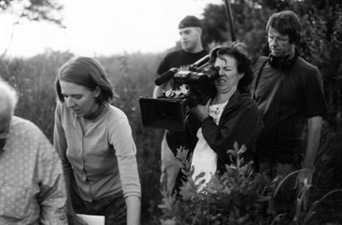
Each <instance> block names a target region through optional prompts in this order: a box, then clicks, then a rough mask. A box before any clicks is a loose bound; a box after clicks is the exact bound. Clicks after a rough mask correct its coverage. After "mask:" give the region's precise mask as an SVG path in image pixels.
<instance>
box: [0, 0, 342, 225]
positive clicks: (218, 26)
mask: <svg viewBox="0 0 342 225" xmlns="http://www.w3.org/2000/svg"><path fill="white" fill-rule="evenodd" d="M12 2H20V1H15V0H0V12H2V11H4V10H7V9H9V8H8V6H9V4H11V3H12ZM27 2H30V3H31V4H32V6H30V7H29V6H27V7H26V9H25V10H26V11H25V12H26V14H25V13H24V14H22V13H19V14H20V15H21V16H22V17H25V15H29V14H30V13H29V12H31V11H29V10H30V9H35V10H34V11H32V12H39V10H38V9H40V8H39V7H41V6H42V7H47V6H51V5H50V4H47V5H46V4H45V3H46V2H50V0H40V1H34V0H30V1H27ZM203 4H205V1H203ZM231 6H232V13H233V20H234V28H235V32H236V36H237V39H238V40H239V41H243V42H245V43H246V44H247V45H248V47H249V52H250V54H251V56H252V57H253V58H256V57H258V56H259V55H267V54H268V49H267V41H266V38H265V36H266V35H267V34H266V31H265V26H266V22H267V19H268V18H269V16H270V15H271V14H272V13H273V12H276V11H280V10H284V9H291V10H293V11H295V12H296V13H297V14H298V15H299V17H300V18H301V22H302V24H303V35H302V38H301V41H300V43H299V46H298V47H299V51H300V54H301V56H303V57H304V58H305V59H307V60H308V61H310V62H312V63H313V64H315V65H316V66H318V68H319V69H320V71H321V73H322V77H323V79H324V89H325V94H326V98H327V101H328V104H329V107H330V109H331V116H330V118H329V123H328V124H326V125H325V130H324V132H323V133H322V146H321V147H320V152H319V155H318V157H317V158H318V159H317V162H316V170H315V175H314V176H315V182H314V184H313V186H314V187H313V189H312V190H313V191H312V194H311V196H313V197H312V201H314V200H315V199H317V198H320V197H322V196H323V195H324V194H325V193H327V192H329V191H330V190H332V189H336V188H341V180H342V177H341V173H340V171H341V170H342V166H341V163H340V161H341V159H342V153H341V151H340V149H341V147H342V140H341V139H342V135H341V134H342V133H341V127H342V126H341V125H342V124H341V112H342V109H341V106H342V93H341V92H342V63H341V59H342V5H341V3H340V0H330V1H329V0H325V1H315V0H302V1H297V0H292V1H291V0H254V1H253V0H234V1H233V0H231ZM35 7H38V8H35ZM45 9H47V8H45ZM53 9H57V11H55V12H58V10H60V9H61V6H57V7H55V8H53ZM27 10H28V11H27ZM42 12H46V13H48V12H49V10H47V11H44V10H43V11H42ZM19 14H18V15H19ZM33 15H35V14H33ZM38 15H45V16H37V17H32V18H36V19H34V20H41V19H43V20H44V18H48V17H47V16H46V15H47V14H44V13H43V14H38ZM57 21H59V24H61V21H60V20H57ZM203 23H204V36H203V41H204V43H205V46H206V47H207V48H208V49H209V50H210V49H211V48H212V47H214V46H216V45H220V44H223V43H224V42H226V41H229V40H230V36H229V32H228V31H229V27H228V23H227V17H226V13H225V8H224V5H223V4H221V5H215V4H209V5H207V6H206V8H205V9H204V12H203ZM57 24H58V23H57ZM174 47H175V48H176V47H177V46H174ZM170 50H171V49H170ZM164 55H165V53H159V54H142V53H135V54H123V55H113V56H111V57H98V60H99V61H100V62H101V63H102V64H103V66H104V67H105V69H106V71H107V72H108V74H109V76H110V79H111V81H112V83H113V84H114V87H115V91H116V92H117V94H118V98H117V99H116V100H115V101H114V103H113V104H115V105H117V106H118V107H119V108H121V109H123V111H124V112H125V113H126V114H127V116H128V118H129V121H130V123H131V126H132V131H133V136H134V138H135V141H136V144H137V149H138V154H137V158H138V164H139V172H140V177H141V183H142V219H143V223H142V224H158V221H159V218H160V216H161V215H160V214H161V211H160V210H159V208H158V205H159V204H160V202H161V198H162V196H161V192H160V191H161V187H160V186H159V177H160V141H161V137H162V134H163V131H162V130H160V129H151V128H145V127H143V126H142V123H141V115H140V107H139V101H138V100H139V97H140V96H151V95H152V90H153V87H154V79H155V78H156V69H157V67H158V64H159V62H160V61H161V59H162V58H163V56H164ZM73 56H74V55H73V54H72V53H68V52H50V53H45V54H41V55H37V56H35V57H32V58H28V59H21V58H12V59H9V58H6V57H5V55H3V56H2V57H0V76H1V78H3V79H5V80H7V81H8V82H10V83H11V84H12V85H14V86H15V88H16V89H17V90H18V92H19V94H20V99H19V103H18V107H17V109H16V115H18V116H22V117H24V118H27V119H29V120H31V121H33V122H34V123H36V124H37V125H38V126H39V127H40V128H41V129H42V130H43V131H44V133H45V134H46V135H47V137H48V138H49V139H50V140H51V141H52V132H53V122H54V108H55V103H56V96H55V91H54V80H55V76H56V73H57V69H58V68H59V67H60V66H61V65H62V64H63V63H64V62H66V61H67V60H68V59H70V58H71V57H73ZM334 197H336V196H335V195H334V196H332V199H329V201H325V202H324V204H323V205H322V208H320V209H318V212H320V210H321V211H322V212H323V214H322V213H321V214H319V215H320V216H321V215H325V214H327V213H326V212H327V211H326V210H332V208H336V210H339V212H340V213H339V214H338V215H337V217H338V218H337V217H336V215H335V214H336V211H329V212H328V214H327V215H328V216H329V217H330V218H329V219H330V220H332V221H336V218H337V219H340V220H339V221H342V215H341V214H342V213H341V211H342V206H341V205H338V204H336V202H335V201H336V200H335V199H338V198H335V199H333V198H334ZM334 200H335V201H334ZM323 209H325V211H324V210H323ZM334 213H335V214H334ZM334 215H335V217H334ZM321 217H322V216H321ZM334 218H335V220H334ZM318 224H320V223H318ZM321 224H323V223H321Z"/></svg>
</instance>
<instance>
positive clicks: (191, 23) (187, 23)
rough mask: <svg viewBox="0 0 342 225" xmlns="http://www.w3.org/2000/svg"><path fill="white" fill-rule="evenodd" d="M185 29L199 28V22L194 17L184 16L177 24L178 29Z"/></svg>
mask: <svg viewBox="0 0 342 225" xmlns="http://www.w3.org/2000/svg"><path fill="white" fill-rule="evenodd" d="M185 27H201V22H200V20H199V19H198V18H197V17H196V16H186V17H184V19H182V20H181V21H180V22H179V25H178V29H182V28H185Z"/></svg>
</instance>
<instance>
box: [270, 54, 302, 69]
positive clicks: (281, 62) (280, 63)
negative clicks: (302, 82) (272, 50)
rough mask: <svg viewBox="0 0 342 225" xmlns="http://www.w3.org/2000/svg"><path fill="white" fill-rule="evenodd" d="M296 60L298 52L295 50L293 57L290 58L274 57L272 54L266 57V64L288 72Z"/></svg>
mask: <svg viewBox="0 0 342 225" xmlns="http://www.w3.org/2000/svg"><path fill="white" fill-rule="evenodd" d="M297 58H298V51H297V50H296V53H295V56H294V57H292V58H290V56H286V57H276V56H274V55H272V54H270V55H269V56H268V63H269V64H270V66H271V67H273V68H277V69H280V70H282V71H285V72H287V71H289V70H290V69H291V67H292V66H293V64H294V63H295V61H296V60H297Z"/></svg>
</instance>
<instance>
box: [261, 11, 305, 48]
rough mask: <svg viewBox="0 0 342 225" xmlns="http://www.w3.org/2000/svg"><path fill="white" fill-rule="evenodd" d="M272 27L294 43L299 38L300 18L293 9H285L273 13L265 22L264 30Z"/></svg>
mask: <svg viewBox="0 0 342 225" xmlns="http://www.w3.org/2000/svg"><path fill="white" fill-rule="evenodd" d="M271 28H274V29H276V30H277V31H278V32H279V33H281V34H282V35H288V36H289V42H290V43H295V42H297V41H299V39H300V30H301V27H300V20H299V18H298V16H297V14H295V13H294V12H293V11H290V10H285V11H281V12H278V13H273V14H272V16H271V17H270V18H269V19H268V22H267V24H266V31H267V32H268V31H269V29H271Z"/></svg>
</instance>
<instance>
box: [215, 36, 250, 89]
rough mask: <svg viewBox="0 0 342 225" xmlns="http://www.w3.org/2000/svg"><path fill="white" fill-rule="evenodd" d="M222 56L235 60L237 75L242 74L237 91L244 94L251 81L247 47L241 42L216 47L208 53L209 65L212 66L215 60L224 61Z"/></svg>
mask: <svg viewBox="0 0 342 225" xmlns="http://www.w3.org/2000/svg"><path fill="white" fill-rule="evenodd" d="M224 55H227V56H230V57H233V58H234V59H235V60H236V63H237V71H238V73H243V74H244V76H243V77H242V78H241V79H240V81H239V83H238V86H237V89H238V90H239V91H240V92H241V93H246V92H247V91H248V86H249V84H250V83H251V82H252V79H253V72H252V61H251V60H250V58H249V56H248V51H247V46H246V45H245V44H244V43H242V42H230V43H228V45H227V46H219V47H216V48H214V49H213V50H212V51H211V52H210V64H211V65H214V64H215V61H216V59H217V58H219V59H222V60H224V61H225V60H226V59H225V58H224V57H223V56H224Z"/></svg>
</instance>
